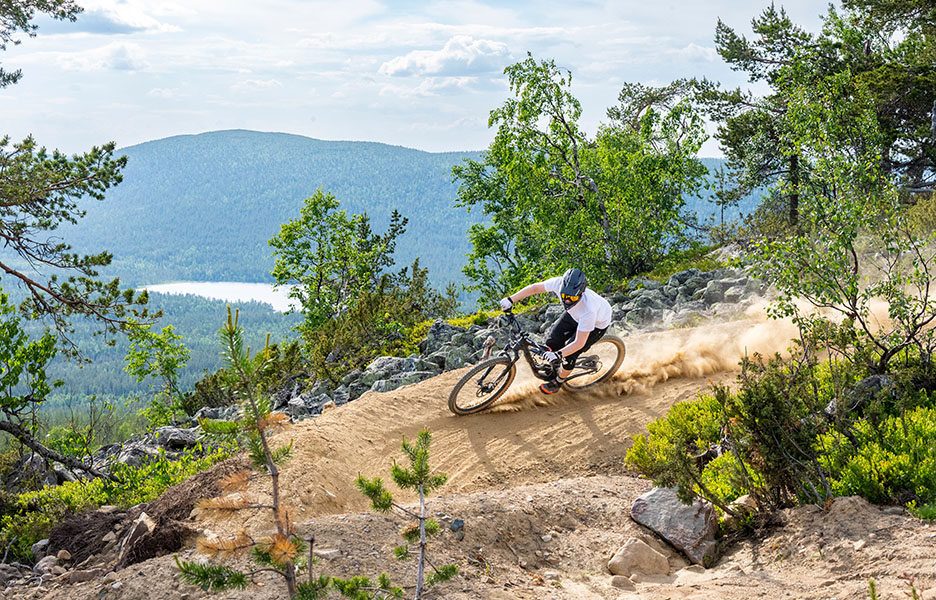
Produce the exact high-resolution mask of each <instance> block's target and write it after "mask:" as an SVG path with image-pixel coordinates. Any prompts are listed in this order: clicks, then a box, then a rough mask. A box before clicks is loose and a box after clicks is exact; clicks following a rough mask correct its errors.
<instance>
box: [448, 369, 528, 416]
mask: <svg viewBox="0 0 936 600" xmlns="http://www.w3.org/2000/svg"><path fill="white" fill-rule="evenodd" d="M516 375H517V365H516V364H515V363H514V361H512V360H510V359H509V358H507V357H506V356H496V357H494V358H489V359H488V360H486V361H484V362H482V363H480V364H478V365H476V366H474V367H473V368H472V369H471V370H470V371H468V372H467V373H465V375H464V376H463V377H462V378H461V379H459V380H458V383H456V384H455V387H454V388H452V393H451V394H449V400H448V405H449V410H451V411H452V412H453V413H455V414H456V415H470V414H472V413H476V412H479V411H482V410H484V409H485V408H487V407H488V406H490V405H491V403H492V402H494V401H495V400H497V399H498V398H500V397H501V395H502V394H503V393H504V392H505V391H507V388H509V387H510V384H511V383H513V380H514V377H515V376H516Z"/></svg>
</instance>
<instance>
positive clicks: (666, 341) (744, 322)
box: [491, 304, 797, 411]
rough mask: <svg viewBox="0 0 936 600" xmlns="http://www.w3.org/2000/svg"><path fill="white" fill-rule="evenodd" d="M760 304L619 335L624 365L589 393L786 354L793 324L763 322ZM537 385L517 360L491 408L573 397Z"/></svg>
mask: <svg viewBox="0 0 936 600" xmlns="http://www.w3.org/2000/svg"><path fill="white" fill-rule="evenodd" d="M765 306H766V305H765V304H757V305H754V306H752V307H751V308H749V309H748V310H747V311H746V312H745V314H744V317H743V318H742V319H740V320H736V321H729V322H721V323H709V324H705V325H701V326H699V327H694V328H691V329H671V330H667V331H660V332H654V333H647V334H640V335H633V336H621V337H622V338H623V339H624V342H625V344H626V345H627V355H626V357H625V359H624V362H623V364H622V365H621V367H620V369H618V372H617V374H616V375H615V376H614V378H613V379H612V381H611V382H610V383H609V384H606V385H602V386H598V387H599V388H600V389H595V390H589V392H588V393H589V394H590V395H596V394H597V395H602V396H604V395H609V396H624V395H628V394H633V393H644V392H646V391H647V390H649V389H650V388H652V387H654V386H655V385H657V384H660V383H663V382H665V381H667V380H670V379H673V378H680V377H682V378H699V377H705V376H707V375H712V374H715V373H724V372H730V371H734V370H738V369H739V368H740V366H739V364H740V362H741V359H742V358H743V357H744V356H745V355H748V356H751V355H753V354H755V353H758V354H762V355H765V356H772V355H773V354H774V353H777V352H779V353H781V354H785V353H787V352H788V350H789V348H790V346H791V344H792V340H793V339H794V338H796V337H797V329H796V326H795V325H793V323H792V322H790V321H788V320H775V319H768V318H767V316H766V313H765V311H764V308H765ZM540 383H541V381H540V380H539V379H537V378H536V377H534V376H533V374H532V373H531V372H530V369H529V367H528V366H527V365H526V364H525V362H524V361H522V360H521V361H520V362H518V363H517V377H516V379H515V380H514V383H513V385H512V386H511V387H510V389H509V390H507V392H506V393H505V394H504V396H503V397H502V398H501V399H499V400H498V401H497V403H496V404H495V406H493V407H492V408H491V410H492V411H518V410H523V409H525V408H533V407H539V406H550V405H556V404H559V403H562V402H568V401H570V400H571V399H573V398H574V397H575V395H576V394H575V393H571V392H567V391H563V392H560V393H558V394H551V395H546V394H542V393H540V391H539V389H538V388H539V384H540ZM579 393H581V392H579Z"/></svg>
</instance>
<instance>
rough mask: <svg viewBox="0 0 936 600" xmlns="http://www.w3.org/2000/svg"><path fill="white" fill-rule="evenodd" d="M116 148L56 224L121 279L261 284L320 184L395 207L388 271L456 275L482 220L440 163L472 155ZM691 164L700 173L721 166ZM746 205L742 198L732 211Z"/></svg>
mask: <svg viewBox="0 0 936 600" xmlns="http://www.w3.org/2000/svg"><path fill="white" fill-rule="evenodd" d="M118 154H126V156H127V157H128V158H129V161H128V163H127V167H126V169H125V170H124V172H123V176H124V177H123V183H121V184H120V185H118V186H117V187H115V188H113V189H111V190H110V191H109V192H108V194H107V199H106V200H105V201H103V202H98V201H95V200H91V199H86V200H85V201H84V203H83V207H84V208H85V209H86V210H87V216H86V217H85V218H84V219H82V220H81V221H80V223H79V225H78V226H73V227H66V226H63V227H62V228H61V231H62V235H63V237H64V238H65V239H67V240H69V242H70V243H71V244H72V245H73V246H74V247H75V248H77V249H79V250H85V251H100V250H102V249H106V250H108V251H109V252H112V253H113V255H114V261H113V264H112V266H111V268H110V269H109V270H108V273H113V274H114V275H119V276H120V277H121V279H122V280H123V281H124V282H125V283H128V284H134V285H142V284H146V283H159V282H166V281H175V280H198V281H258V282H264V281H271V278H270V270H271V269H272V268H273V259H272V258H271V255H270V248H269V246H268V245H267V242H268V241H269V239H270V238H271V237H273V235H274V234H276V233H277V231H278V230H279V227H280V225H281V224H283V223H285V222H286V221H287V220H289V219H290V218H292V217H294V216H296V215H297V214H298V212H299V207H300V206H301V205H302V201H303V200H304V199H305V198H307V197H309V196H311V195H312V194H313V193H314V192H315V190H316V189H318V188H320V187H321V188H324V189H325V190H326V191H330V192H332V193H333V194H334V195H335V197H336V198H337V199H338V201H339V202H340V203H341V207H342V208H343V209H345V210H346V211H348V213H349V214H350V213H363V212H366V213H367V214H368V216H370V218H371V223H372V225H373V227H374V229H375V230H377V229H382V228H383V227H385V226H386V224H387V223H388V221H389V218H390V213H391V212H392V211H393V210H394V209H397V210H399V211H400V213H401V214H402V215H403V216H404V217H406V218H407V219H408V220H409V224H408V226H407V233H406V234H405V235H403V236H402V237H401V238H400V240H399V243H398V246H397V250H396V262H397V266H398V267H402V266H406V265H408V264H409V263H411V262H412V260H413V259H414V258H416V257H419V258H420V259H421V264H422V265H423V266H424V267H428V268H429V276H430V279H431V280H432V281H433V283H434V284H435V285H436V286H442V285H444V284H445V283H446V282H449V281H457V282H461V281H463V276H462V274H461V269H462V267H463V266H464V265H465V262H466V259H465V255H466V254H467V253H468V252H469V251H470V249H471V245H470V243H469V242H468V240H467V238H466V235H465V232H466V230H467V229H468V226H469V225H470V224H471V223H473V222H477V221H479V220H480V219H481V218H482V216H483V215H481V214H480V212H481V211H480V210H476V211H473V212H472V213H471V214H469V213H467V212H466V210H465V209H464V208H456V207H455V206H454V202H453V201H454V198H455V197H456V191H457V186H456V184H455V183H453V182H452V166H453V165H456V164H460V163H461V162H462V160H463V159H465V158H472V159H477V158H478V157H479V154H480V153H479V152H449V153H429V152H422V151H419V150H412V149H409V148H402V147H399V146H388V145H385V144H377V143H370V142H330V141H323V140H316V139H311V138H307V137H302V136H298V135H289V134H283V133H262V132H256V131H241V130H238V131H215V132H210V133H203V134H200V135H186V136H177V137H171V138H166V139H162V140H156V141H152V142H147V143H144V144H140V145H137V146H131V147H129V148H124V149H121V150H119V151H118ZM702 160H703V164H705V165H706V167H708V168H709V170H710V171H712V170H714V168H716V167H717V166H719V165H720V164H721V163H722V161H721V160H720V159H702ZM686 201H687V205H688V207H689V209H690V210H692V211H696V212H698V213H699V215H700V216H702V217H707V216H708V215H710V214H712V213H713V211H714V206H713V205H712V204H710V203H709V202H708V201H707V200H706V199H704V198H701V199H700V198H687V199H686ZM753 204H754V202H753V199H749V201H747V202H746V203H743V204H742V209H745V208H750V206H752V205H753ZM745 212H747V211H746V210H745ZM734 216H736V214H735V215H734Z"/></svg>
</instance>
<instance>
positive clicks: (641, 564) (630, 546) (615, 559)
mask: <svg viewBox="0 0 936 600" xmlns="http://www.w3.org/2000/svg"><path fill="white" fill-rule="evenodd" d="M608 570H609V571H611V574H612V575H623V576H624V577H630V576H631V575H632V574H633V573H635V572H637V571H639V572H641V573H644V574H645V575H666V574H668V573H669V561H668V560H666V557H665V556H663V555H662V554H660V553H659V552H657V551H656V550H654V549H653V548H651V547H650V546H649V545H648V544H647V543H646V542H644V541H642V540H639V539H637V538H630V539H629V540H627V541H626V542H624V545H623V546H621V547H620V548H618V550H617V552H615V553H614V556H612V557H611V560H609V561H608Z"/></svg>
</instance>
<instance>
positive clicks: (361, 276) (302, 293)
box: [270, 188, 407, 331]
mask: <svg viewBox="0 0 936 600" xmlns="http://www.w3.org/2000/svg"><path fill="white" fill-rule="evenodd" d="M406 223H407V220H406V219H405V218H403V217H401V216H400V214H399V213H398V212H397V211H393V213H392V214H391V215H390V226H389V227H388V229H387V231H386V233H384V234H382V235H378V234H375V233H373V232H372V231H371V227H370V218H369V217H368V216H367V213H364V214H360V215H351V216H350V217H349V216H348V215H347V214H346V213H345V211H343V210H339V209H338V200H336V199H335V197H334V196H333V195H332V194H331V193H324V192H323V191H322V189H321V188H320V189H318V190H317V191H316V192H315V194H314V195H313V196H311V197H309V198H307V199H306V200H305V203H304V204H303V206H302V208H301V209H300V211H299V218H298V219H290V220H289V221H288V222H286V223H284V224H283V225H282V226H281V227H280V230H279V233H278V234H276V235H275V236H274V237H273V238H272V239H271V240H270V246H272V247H273V255H274V256H275V257H276V264H275V265H274V267H273V277H274V278H275V280H276V284H277V285H291V286H292V287H290V288H289V296H290V297H291V298H294V299H295V300H297V301H298V302H299V305H300V310H301V312H302V313H303V315H304V316H305V322H304V324H303V326H302V330H303V331H312V330H314V329H316V328H318V327H320V326H322V325H323V324H324V323H326V322H327V321H328V320H330V319H331V318H332V317H334V316H335V315H337V314H338V313H339V312H340V311H341V310H342V309H344V308H345V307H348V306H352V305H353V304H354V303H355V302H356V301H357V298H358V297H360V296H361V294H362V293H363V292H365V291H369V290H373V289H374V288H375V287H376V286H377V284H378V283H379V281H380V276H381V273H382V272H383V271H384V270H385V269H387V268H388V267H390V266H392V265H393V258H392V256H393V251H394V248H395V247H396V239H397V238H398V237H399V236H400V235H402V234H403V233H404V232H405V231H406Z"/></svg>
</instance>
